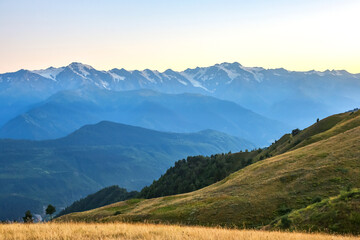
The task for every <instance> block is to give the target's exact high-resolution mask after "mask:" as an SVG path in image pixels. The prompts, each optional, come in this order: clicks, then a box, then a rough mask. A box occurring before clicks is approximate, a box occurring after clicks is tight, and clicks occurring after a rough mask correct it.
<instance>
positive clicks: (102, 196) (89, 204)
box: [57, 186, 138, 216]
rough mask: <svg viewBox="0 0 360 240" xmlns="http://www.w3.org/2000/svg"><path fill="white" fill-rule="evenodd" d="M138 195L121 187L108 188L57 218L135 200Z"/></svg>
mask: <svg viewBox="0 0 360 240" xmlns="http://www.w3.org/2000/svg"><path fill="white" fill-rule="evenodd" d="M137 194H138V192H137V191H132V192H128V191H127V190H126V189H125V188H120V187H119V186H110V187H106V188H103V189H101V190H100V191H98V192H96V193H93V194H90V195H88V196H87V197H85V198H82V199H80V200H78V201H75V202H74V203H73V204H71V205H70V206H68V207H66V208H65V209H64V210H62V211H61V212H59V214H58V215H57V216H62V215H65V214H68V213H72V212H81V211H86V210H90V209H94V208H98V207H102V206H105V205H109V204H112V203H114V202H120V201H124V200H127V199H130V198H134V197H135V196H136V195H137Z"/></svg>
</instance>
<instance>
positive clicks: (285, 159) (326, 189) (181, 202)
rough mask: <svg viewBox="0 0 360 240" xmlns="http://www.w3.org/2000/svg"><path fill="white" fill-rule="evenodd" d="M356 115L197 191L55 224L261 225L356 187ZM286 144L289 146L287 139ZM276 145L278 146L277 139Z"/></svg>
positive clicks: (359, 152)
mask: <svg viewBox="0 0 360 240" xmlns="http://www.w3.org/2000/svg"><path fill="white" fill-rule="evenodd" d="M359 115H360V112H359V111H358V112H350V113H343V114H339V115H336V116H331V117H330V118H328V119H324V120H322V121H319V122H318V123H315V124H314V125H313V126H311V127H309V128H307V129H305V130H303V131H304V132H303V133H302V134H303V136H305V135H306V133H307V132H308V133H310V132H312V133H313V135H311V136H310V135H309V136H308V137H304V140H303V141H301V142H302V144H303V145H304V146H302V147H300V146H301V145H299V144H301V143H298V144H296V145H299V146H298V147H296V146H293V147H289V150H287V151H286V152H285V153H282V154H279V155H276V156H274V157H270V158H266V159H264V160H261V161H257V162H256V163H254V164H251V165H249V166H247V167H245V168H243V169H241V170H239V171H237V172H235V173H233V174H231V175H230V176H229V177H227V178H225V179H223V180H221V181H219V182H217V183H215V184H213V185H210V186H208V187H205V188H202V189H200V190H197V191H194V192H190V193H185V194H179V195H173V196H167V197H160V198H154V199H148V200H145V199H132V200H127V201H124V202H119V203H115V204H112V205H109V206H105V207H102V208H98V209H94V210H90V211H87V212H81V213H73V214H69V215H66V216H63V217H60V218H59V219H58V221H68V220H71V221H98V222H107V221H144V220H146V221H153V222H171V223H182V224H200V225H222V226H237V227H262V226H265V225H267V224H270V223H271V222H272V221H273V220H275V219H276V218H279V217H281V216H284V215H286V214H288V213H290V212H292V211H296V210H298V209H302V208H305V207H307V206H309V205H311V204H312V203H313V202H314V201H315V200H316V199H318V198H319V197H320V198H321V199H326V198H329V197H334V196H337V195H338V194H340V192H341V191H343V190H346V189H348V188H358V187H360V161H359V156H360V124H359V118H360V116H359ZM334 117H335V118H336V119H340V120H339V121H336V123H335V124H332V126H330V125H331V124H330V125H327V124H325V123H328V122H329V121H330V120H331V119H334ZM330 122H333V121H330ZM333 123H334V122H333ZM323 124H324V126H321V125H323ZM316 125H319V126H318V127H316ZM325 125H326V126H325ZM329 126H330V127H329ZM314 129H322V130H321V131H320V130H319V131H314ZM295 136H296V135H295ZM295 136H291V137H295ZM299 136H300V135H299ZM286 142H287V144H291V141H290V143H289V141H286ZM275 144H278V146H279V144H280V141H277V143H275ZM275 144H274V146H275ZM284 144H285V143H284ZM274 146H273V147H274ZM270 149H271V147H270V148H269V150H270Z"/></svg>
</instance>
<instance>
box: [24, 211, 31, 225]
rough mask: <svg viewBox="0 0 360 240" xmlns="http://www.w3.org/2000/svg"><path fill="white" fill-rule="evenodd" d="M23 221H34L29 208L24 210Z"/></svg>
mask: <svg viewBox="0 0 360 240" xmlns="http://www.w3.org/2000/svg"><path fill="white" fill-rule="evenodd" d="M23 220H24V223H32V222H34V218H33V215H32V214H31V212H30V210H27V211H26V212H25V217H23Z"/></svg>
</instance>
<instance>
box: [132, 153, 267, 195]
mask: <svg viewBox="0 0 360 240" xmlns="http://www.w3.org/2000/svg"><path fill="white" fill-rule="evenodd" d="M259 152H261V150H256V151H252V152H247V151H246V152H238V153H234V154H232V153H226V154H224V153H223V154H215V155H211V156H210V157H205V156H193V157H188V158H187V159H186V160H185V159H182V160H179V161H177V162H176V163H175V165H174V166H173V167H171V168H169V169H168V170H167V171H166V173H165V174H164V175H162V176H161V177H160V178H159V179H158V180H156V181H154V182H153V183H152V184H151V185H150V186H148V187H144V188H143V189H142V190H141V192H140V194H139V197H141V198H154V197H162V196H169V195H175V194H179V193H186V192H191V191H195V190H197V189H200V188H203V187H206V186H209V185H211V184H213V183H215V182H217V181H220V180H222V179H224V178H225V177H227V176H229V175H230V174H231V173H233V172H235V171H237V170H239V169H241V168H244V167H246V166H248V165H250V164H251V163H253V157H254V156H256V155H257V154H258V153H259Z"/></svg>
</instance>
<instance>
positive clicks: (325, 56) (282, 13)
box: [0, 0, 360, 73]
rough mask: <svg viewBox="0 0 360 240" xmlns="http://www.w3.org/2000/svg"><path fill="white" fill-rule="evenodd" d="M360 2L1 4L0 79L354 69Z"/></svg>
mask: <svg viewBox="0 0 360 240" xmlns="http://www.w3.org/2000/svg"><path fill="white" fill-rule="evenodd" d="M359 23H360V1H354V0H343V1H338V0H328V1H324V0H314V1H310V0H303V1H297V0H295V1H290V3H289V1H284V0H275V1H271V3H270V2H269V1H265V0H256V1H254V2H253V3H248V2H247V1H232V0H223V1H216V0H209V1H204V0H199V1H188V0H184V1H181V2H180V1H179V2H176V1H175V2H171V3H169V2H166V1H160V0H155V1H152V3H149V2H146V1H144V0H139V1H133V2H131V3H129V2H127V1H121V0H120V1H113V0H105V1H102V2H101V3H99V2H97V1H94V0H90V1H80V0H78V1H70V0H65V1H61V2H60V1H45V0H35V1H28V2H27V1H25V0H14V1H10V0H1V1H0V32H1V33H2V34H1V38H0V73H4V72H12V71H17V70H19V69H30V70H34V69H44V68H47V67H50V66H54V67H60V66H66V65H68V64H69V63H71V62H75V61H76V62H82V63H85V64H89V65H91V66H93V67H94V68H96V69H99V70H109V69H112V68H125V69H127V70H134V69H139V70H142V69H145V68H149V69H153V70H159V71H164V70H166V69H168V68H171V69H174V70H184V69H186V68H194V67H197V66H199V67H205V66H211V65H214V64H216V63H221V62H239V63H241V64H242V65H244V66H249V67H254V66H259V67H264V68H281V67H283V68H286V69H288V70H293V71H308V70H313V69H315V70H319V71H324V70H326V69H330V70H332V69H337V70H341V69H344V70H347V71H349V72H351V73H360V31H359V30H358V28H359V27H358V25H359Z"/></svg>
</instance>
